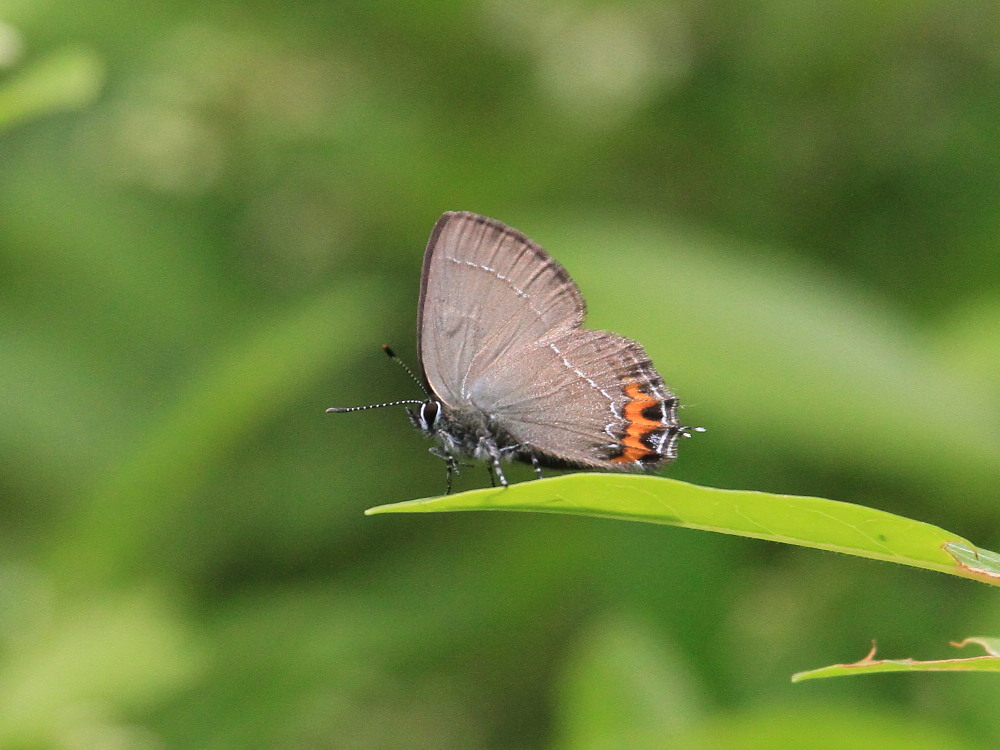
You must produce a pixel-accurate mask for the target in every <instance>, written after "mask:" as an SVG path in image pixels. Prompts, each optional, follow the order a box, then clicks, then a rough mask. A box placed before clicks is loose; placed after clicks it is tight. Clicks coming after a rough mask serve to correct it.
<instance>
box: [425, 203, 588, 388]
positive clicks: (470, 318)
mask: <svg viewBox="0 0 1000 750" xmlns="http://www.w3.org/2000/svg"><path fill="white" fill-rule="evenodd" d="M584 311H585V306H584V302H583V298H582V297H581V296H580V292H579V290H578V289H577V287H576V284H574V283H573V280H572V279H571V278H570V277H569V274H568V273H566V270H565V269H564V268H563V267H562V266H561V265H559V264H558V263H557V262H556V261H554V260H552V258H550V257H549V256H548V254H546V253H545V251H544V250H542V249H541V248H540V247H539V246H538V245H536V244H535V243H533V242H532V241H531V240H529V239H528V238H527V237H525V236H524V235H523V234H521V233H520V232H518V231H517V230H515V229H512V228H510V227H508V226H506V225H504V224H502V223H500V222H499V221H496V220H494V219H489V218H487V217H485V216H480V215H478V214H473V213H469V212H448V213H446V214H444V215H443V216H441V218H440V219H438V222H437V224H436V225H435V226H434V231H433V232H432V233H431V237H430V240H429V241H428V243H427V250H426V252H425V253H424V265H423V273H422V275H421V289H420V305H419V309H418V311H417V348H418V354H419V357H420V363H421V367H422V368H423V373H424V377H425V379H426V380H427V384H428V385H429V386H430V388H431V390H432V391H433V392H434V394H435V395H436V396H437V397H438V398H439V399H441V400H442V401H443V402H444V403H445V404H447V405H449V406H452V407H456V406H462V405H467V404H468V403H469V383H470V382H473V381H475V380H476V379H478V378H479V377H480V375H481V374H483V373H484V372H486V371H489V370H492V369H494V368H497V367H502V368H503V369H504V370H506V369H507V368H508V367H510V366H511V363H510V362H509V361H508V360H509V355H510V352H512V351H514V350H516V349H520V348H522V347H524V346H525V345H526V344H530V343H533V342H537V341H539V340H541V339H542V338H544V337H546V336H549V335H551V334H552V333H553V331H555V330H567V329H572V328H575V327H577V326H579V325H580V323H581V321H582V320H583V316H584Z"/></svg>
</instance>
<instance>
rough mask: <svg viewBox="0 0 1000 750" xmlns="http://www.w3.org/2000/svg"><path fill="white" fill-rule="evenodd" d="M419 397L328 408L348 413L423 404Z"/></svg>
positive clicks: (332, 411) (331, 411)
mask: <svg viewBox="0 0 1000 750" xmlns="http://www.w3.org/2000/svg"><path fill="white" fill-rule="evenodd" d="M422 403H424V402H423V401H421V400H420V399H417V398H408V399H404V400H403V401H387V402H386V403H384V404H368V405H367V406H331V407H330V408H329V409H327V410H326V412H327V414H330V413H333V414H346V413H347V412H349V411H365V410H366V409H381V408H382V407H383V406H402V405H403V404H422Z"/></svg>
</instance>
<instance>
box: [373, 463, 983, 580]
mask: <svg viewBox="0 0 1000 750" xmlns="http://www.w3.org/2000/svg"><path fill="white" fill-rule="evenodd" d="M455 510H520V511H535V512H539V513H570V514H576V515H587V516H600V517H604V518H617V519H622V520H628V521H646V522H648V523H662V524H668V525H671V526H685V527H688V528H693V529H703V530H705V531H718V532H721V533H724V534H735V535H738V536H748V537H754V538H756V539H767V540H770V541H773V542H784V543H785V544H796V545H799V546H802V547H814V548H816V549H825V550H832V551H834V552H843V553H844V554H848V555H857V556H858V557H868V558H871V559H874V560H888V561H890V562H895V563H899V564H901V565H911V566H913V567H916V568H926V569H927V570H936V571H939V572H941V573H951V574H952V575H958V576H964V577H966V578H974V579H976V580H981V581H985V582H987V583H992V584H993V585H1000V579H998V578H997V577H996V575H994V574H991V573H989V572H987V571H985V570H984V569H983V568H982V567H979V568H975V567H972V566H970V565H968V564H960V563H959V561H957V560H956V558H955V557H954V556H953V555H952V554H950V553H949V551H948V550H951V549H966V550H972V551H973V552H972V553H970V554H972V555H974V556H975V557H976V559H978V560H984V559H989V558H990V557H991V556H992V557H995V555H994V554H993V553H989V552H986V551H984V550H978V551H977V550H976V548H975V547H974V546H973V545H972V543H971V542H969V541H967V540H965V539H962V538H961V537H960V536H958V535H957V534H952V533H951V532H948V531H945V530H944V529H940V528H938V527H937V526H932V525H930V524H927V523H922V522H920V521H914V520H911V519H909V518H903V517H902V516H896V515H893V514H892V513H886V512H885V511H881V510H876V509H874V508H866V507H864V506H861V505H853V504H851V503H843V502H838V501H836V500H826V499H824V498H820V497H802V496H798V495H772V494H768V493H765V492H753V491H749V490H723V489H716V488H712V487H700V486H698V485H694V484H687V483H685V482H679V481H677V480H674V479H664V478H662V477H650V476H628V475H620V474H594V473H580V474H570V475H567V476H562V477H555V478H552V479H543V480H539V481H532V482H523V483H521V484H517V485H512V486H510V487H506V488H504V487H495V488H490V489H483V490H473V491H471V492H462V493H459V494H456V495H445V496H442V497H433V498H425V499H422V500H410V501H408V502H403V503H395V504H392V505H381V506H378V507H376V508H371V509H369V510H368V511H366V513H367V514H369V515H372V514H376V513H433V512H437V511H455ZM946 545H950V546H949V547H948V550H946V549H945V546H946Z"/></svg>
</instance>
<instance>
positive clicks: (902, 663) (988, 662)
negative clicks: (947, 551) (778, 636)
mask: <svg viewBox="0 0 1000 750" xmlns="http://www.w3.org/2000/svg"><path fill="white" fill-rule="evenodd" d="M970 643H972V644H975V645H978V646H981V647H982V648H983V649H984V650H985V651H986V656H973V657H969V658H967V659H933V660H931V661H917V660H915V659H876V658H875V646H872V650H871V651H869V652H868V655H867V656H866V657H865V658H864V659H862V660H861V661H857V662H854V663H853V664H833V665H831V666H829V667H820V668H819V669H811V670H809V671H807V672H798V673H796V674H794V675H792V682H801V681H802V680H817V679H821V678H824V677H846V676H847V675H856V674H872V673H873V672H1000V639H998V638H966V639H965V640H963V641H961V642H959V643H952V644H951V645H952V646H955V647H956V648H961V647H962V646H966V645H968V644H970Z"/></svg>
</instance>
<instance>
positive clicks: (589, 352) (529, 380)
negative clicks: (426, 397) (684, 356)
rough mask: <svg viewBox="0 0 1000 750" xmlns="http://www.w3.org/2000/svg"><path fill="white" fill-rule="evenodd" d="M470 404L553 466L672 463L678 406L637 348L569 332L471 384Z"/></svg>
mask: <svg viewBox="0 0 1000 750" xmlns="http://www.w3.org/2000/svg"><path fill="white" fill-rule="evenodd" d="M470 396H471V399H472V402H473V404H474V405H475V406H477V407H478V408H479V409H480V410H482V411H484V412H486V413H488V414H490V415H491V417H493V418H494V420H495V422H496V424H497V426H499V427H502V428H503V430H504V431H505V432H506V433H507V434H508V435H509V437H510V438H511V439H512V440H513V441H514V442H515V443H516V444H519V445H522V446H524V451H523V453H525V454H527V453H534V454H536V455H538V456H540V457H542V458H543V459H544V458H548V459H549V460H550V461H551V462H553V463H568V464H575V465H579V466H589V467H594V468H601V469H611V470H629V469H655V468H656V467H658V466H660V465H661V464H663V463H664V462H667V461H670V460H673V458H675V457H676V444H677V440H678V438H679V436H680V434H681V432H682V428H681V426H680V425H679V423H678V421H677V399H676V398H675V397H674V395H673V394H672V393H671V392H670V390H669V389H668V388H667V387H666V386H665V385H664V384H663V380H662V379H661V378H660V375H659V373H657V372H656V370H655V369H654V368H653V365H652V363H651V362H650V361H649V357H648V356H647V355H646V352H645V351H644V350H643V348H642V347H641V346H640V345H639V344H637V343H636V342H634V341H632V340H630V339H626V338H624V337H621V336H617V335H615V334H613V333H607V332H604V331H590V330H586V329H580V328H577V329H574V330H570V331H560V332H558V333H556V334H555V335H553V336H549V337H545V338H542V339H541V340H539V341H536V342H531V343H530V344H529V345H527V346H525V347H523V348H521V349H519V350H517V351H515V352H512V353H511V355H510V356H508V357H507V358H506V359H505V360H504V361H503V362H500V363H497V365H496V366H495V367H493V368H490V369H489V370H487V371H484V372H483V373H482V374H481V376H480V377H479V378H478V379H477V380H476V381H475V382H473V383H472V384H471V388H470Z"/></svg>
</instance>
